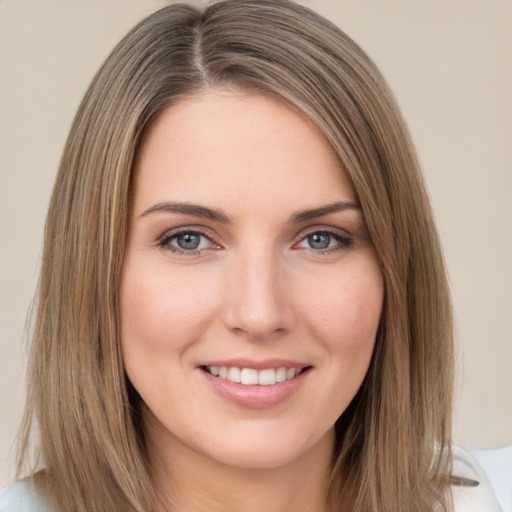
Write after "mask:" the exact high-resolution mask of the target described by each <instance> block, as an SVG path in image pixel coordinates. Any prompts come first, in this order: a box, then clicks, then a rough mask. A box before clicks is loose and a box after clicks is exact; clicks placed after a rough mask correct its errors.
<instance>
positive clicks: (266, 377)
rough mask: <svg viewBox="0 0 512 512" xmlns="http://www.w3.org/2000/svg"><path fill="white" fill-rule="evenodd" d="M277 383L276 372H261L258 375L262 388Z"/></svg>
mask: <svg viewBox="0 0 512 512" xmlns="http://www.w3.org/2000/svg"><path fill="white" fill-rule="evenodd" d="M275 383H276V371H275V370H272V369H270V370H260V372H259V374H258V384H259V385H260V386H271V385H272V384H275Z"/></svg>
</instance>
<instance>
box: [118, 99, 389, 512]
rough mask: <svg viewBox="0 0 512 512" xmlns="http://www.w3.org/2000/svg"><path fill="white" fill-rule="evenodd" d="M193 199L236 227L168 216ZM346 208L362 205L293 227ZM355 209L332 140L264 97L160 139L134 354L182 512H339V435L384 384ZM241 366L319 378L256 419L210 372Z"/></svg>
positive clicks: (200, 104) (183, 120)
mask: <svg viewBox="0 0 512 512" xmlns="http://www.w3.org/2000/svg"><path fill="white" fill-rule="evenodd" d="M177 202H180V203H183V202H185V203H193V204H196V205H200V206H202V207H207V208H210V209H213V210H215V211H217V212H220V213H221V214H222V215H223V217H225V218H224V219H223V220H220V219H212V218H205V217H204V216H201V215H198V214H197V212H188V213H184V212H175V211H168V210H169V203H173V204H174V203H177ZM339 202H346V203H348V204H349V205H351V206H350V207H349V208H346V209H344V210H342V211H336V212H331V213H327V214H324V215H322V216H315V217H314V218H308V219H305V218H304V216H303V217H302V218H300V219H295V220H293V221H291V220H290V219H291V218H292V217H293V216H294V215H295V216H296V214H297V212H301V211H304V210H311V209H317V208H320V207H323V206H326V205H331V204H333V203H339ZM354 205H357V198H356V197H355V194H354V191H353V189H352V187H351V185H350V183H349V181H348V180H347V178H346V175H345V173H344V171H343V168H342V165H341V164H340V162H339V160H338V159H337V157H336V155H335V154H334V153H333V151H332V150H331V148H330V146H329V145H328V143H327V142H326V141H325V139H324V138H323V137H322V136H321V135H320V134H319V133H318V132H317V130H316V129H315V128H314V127H313V126H311V124H310V123H309V122H308V121H307V120H305V119H304V118H303V117H302V116H301V115H300V114H298V113H297V112H295V111H294V110H292V109H291V108H290V107H288V106H286V105H284V104H282V103H279V102H276V101H273V100H271V99H268V98H265V97H263V96H259V95H254V94H249V93H245V92H240V91H234V90H227V89H222V90H209V91H206V92H204V93H202V94H200V95H197V96H194V97H192V98H189V99H186V100H182V101H180V102H179V103H177V104H175V105H173V106H171V107H169V108H167V109H166V110H165V111H164V112H163V113H162V114H160V116H159V117H158V118H157V119H156V121H155V122H154V123H153V124H152V125H151V127H150V128H149V130H148V132H147V133H146V136H145V138H144V140H143V143H142V145H141V147H140V150H139V153H138V157H137V162H136V168H135V194H134V210H133V215H132V222H131V227H130V233H129V241H128V247H127V255H126V260H125V264H124V269H123V275H122V283H121V328H122V346H123V353H124V358H125V366H126V371H127V374H128V377H129V379H130V380H131V382H132V383H133V385H134V386H135V388H136V389H137V391H138V392H139V394H140V395H141V397H142V399H143V400H144V402H145V405H146V408H145V410H144V414H145V421H146V431H147V438H148V445H149V452H150V461H151V463H152V464H153V467H154V469H155V471H154V472H155V475H156V476H155V478H156V480H157V482H158V483H159V485H160V487H161V488H162V489H165V491H164V493H166V492H168V493H169V494H170V495H172V502H173V503H174V505H175V506H177V507H178V509H183V510H209V511H210V512H211V511H212V510H217V509H219V510H221V509H222V510H226V507H227V509H228V510H244V511H246V510H266V511H278V510H290V509H291V508H290V507H291V506H293V510H307V511H315V510H325V497H326V493H327V481H328V475H329V470H330V464H331V456H332V450H333V445H334V423H335V421H336V419H337V418H338V417H339V416H340V414H342V412H343V411H344V410H345V408H346V407H347V405H348V404H349V403H350V401H351V399H352V398H353V397H354V395H355V394H356V392H357V390H358V388H359V386H360V384H361V382H362V380H363V378H364V375H365V373H366V371H367V369H368V365H369V361H370V358H371V354H372V350H373V346H374V340H375V336H376V332H377V328H378V324H379V319H380V314H381V309H382V300H383V282H382V275H381V272H380V269H379V266H378V263H377V259H376V256H375V253H374V249H373V247H372V245H371V241H370V240H369V237H368V233H367V230H366V227H365V224H364V219H363V216H362V213H361V210H360V209H359V207H357V206H354ZM164 206H165V207H164ZM183 231H185V232H188V233H190V232H196V233H197V232H199V233H201V237H200V238H196V239H195V240H199V246H198V248H197V249H194V250H190V249H183V247H181V248H180V244H181V245H183V241H184V240H185V238H184V237H183V236H181V237H180V236H179V233H180V232H183ZM326 232H333V233H334V235H333V234H330V235H329V234H327V235H326V234H325V233H326ZM312 233H317V234H320V236H321V237H323V238H322V240H323V241H324V242H325V241H327V242H326V243H327V245H328V247H327V248H326V249H325V250H323V249H319V248H318V247H317V246H314V247H313V246H312V241H314V240H313V239H312V238H311V236H310V235H311V234H312ZM195 236H198V235H195ZM308 236H309V238H308ZM234 358H243V359H248V360H250V361H258V362H261V361H265V360H268V359H273V358H280V359H286V360H291V361H296V362H300V363H301V364H302V365H304V366H307V367H308V370H307V371H306V372H305V374H304V375H303V376H302V379H303V383H302V385H301V386H299V387H298V389H297V390H296V391H295V392H294V393H293V394H292V395H291V396H289V397H287V398H286V399H284V400H281V401H279V402H278V403H277V404H275V405H272V406H268V407H265V406H264V407H246V406H241V405H239V404H237V403H233V402H232V401H230V400H227V399H226V398H225V397H223V396H221V395H219V394H218V393H217V392H216V391H215V389H214V387H213V386H212V385H211V382H210V380H209V379H208V378H206V375H205V372H204V371H203V370H202V369H201V368H200V365H203V364H207V363H208V362H209V361H217V360H226V359H227V360H230V359H234ZM198 488H200V489H201V492H200V493H198V492H197V489H198ZM255 496H258V499H257V500H255V499H254V497H255ZM180 507H182V508H180Z"/></svg>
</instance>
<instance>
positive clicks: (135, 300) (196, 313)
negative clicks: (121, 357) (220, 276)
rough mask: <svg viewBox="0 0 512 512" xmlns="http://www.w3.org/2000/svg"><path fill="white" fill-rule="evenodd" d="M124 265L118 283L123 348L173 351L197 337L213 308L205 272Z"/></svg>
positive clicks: (212, 294) (212, 312)
mask: <svg viewBox="0 0 512 512" xmlns="http://www.w3.org/2000/svg"><path fill="white" fill-rule="evenodd" d="M137 270H138V269H137V267H136V266H135V265H134V266H130V265H127V266H126V268H125V271H124V275H123V280H122V286H121V326H122V340H123V348H124V350H125V351H126V350H128V348H132V349H137V348H138V349H141V350H161V351H170V350H171V351H172V350H174V349H175V348H176V347H179V346H185V345H187V344H188V343H191V342H193V341H194V340H195V339H197V338H198V337H199V336H200V334H201V332H202V330H203V328H204V326H205V325H206V323H207V319H208V318H211V317H212V315H213V314H214V311H215V301H214V296H215V292H214V286H213V285H212V284H211V283H210V284H211V285H210V286H208V287H205V286H204V282H205V281H204V279H205V278H204V276H203V277H200V276H195V277H194V275H193V274H192V273H190V272H186V271H184V272H176V271H174V272H172V273H171V272H169V271H166V269H165V267H164V268H158V266H154V268H153V269H152V270H151V271H150V272H147V271H146V272H138V271H137Z"/></svg>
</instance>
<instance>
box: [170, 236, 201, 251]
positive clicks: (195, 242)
mask: <svg viewBox="0 0 512 512" xmlns="http://www.w3.org/2000/svg"><path fill="white" fill-rule="evenodd" d="M176 242H177V244H178V247H179V248H180V249H197V248H198V247H199V244H200V242H201V237H200V235H198V234H196V233H184V234H182V235H180V236H178V237H177V238H176Z"/></svg>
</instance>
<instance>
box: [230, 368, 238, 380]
mask: <svg viewBox="0 0 512 512" xmlns="http://www.w3.org/2000/svg"><path fill="white" fill-rule="evenodd" d="M228 380H230V381H231V382H240V368H237V367H236V366H232V367H231V368H230V369H229V370H228Z"/></svg>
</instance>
